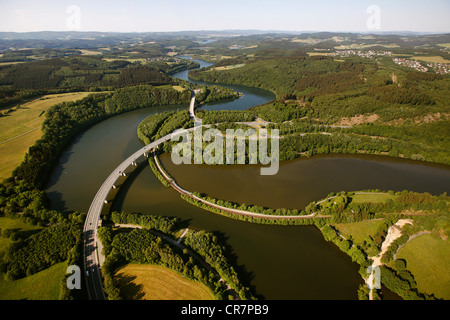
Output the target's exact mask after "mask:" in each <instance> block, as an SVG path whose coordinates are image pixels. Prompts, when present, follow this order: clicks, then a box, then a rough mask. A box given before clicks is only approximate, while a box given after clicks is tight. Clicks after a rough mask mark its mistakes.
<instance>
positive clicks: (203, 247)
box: [98, 212, 252, 299]
mask: <svg viewBox="0 0 450 320" xmlns="http://www.w3.org/2000/svg"><path fill="white" fill-rule="evenodd" d="M108 220H110V221H111V222H113V223H114V224H134V225H137V226H142V227H144V228H145V229H133V230H132V231H128V232H123V231H121V230H119V229H116V228H112V227H102V228H100V229H99V231H98V232H99V237H100V239H101V240H102V243H103V244H104V250H105V251H104V254H105V255H106V261H105V264H104V265H103V268H102V272H103V274H104V277H105V291H106V293H107V294H108V296H109V299H121V294H120V289H119V288H118V286H117V284H116V281H115V279H114V272H115V271H116V270H117V269H118V268H120V266H123V265H124V264H126V263H129V262H134V263H136V262H138V263H147V264H157V265H163V266H165V267H167V268H170V269H172V270H174V271H176V272H178V273H180V274H182V275H183V276H184V277H187V278H189V279H193V280H196V281H200V282H201V283H203V284H205V285H206V286H208V287H209V288H210V289H211V290H212V291H213V292H214V294H215V295H216V297H217V298H218V299H234V298H238V299H251V298H252V294H251V293H250V291H249V288H247V287H244V286H243V285H242V284H241V283H240V281H239V278H238V275H237V273H236V272H235V271H234V268H233V267H232V266H231V265H230V262H229V261H228V259H227V257H226V249H225V247H224V246H223V245H221V244H220V243H219V241H218V238H217V236H215V235H214V234H212V233H207V232H205V231H194V230H190V231H189V233H188V235H187V236H186V237H185V239H184V241H183V242H184V244H185V245H186V248H185V249H181V248H179V247H177V246H174V245H172V244H171V243H170V242H167V241H166V240H163V238H162V237H160V236H158V234H155V233H154V232H152V230H156V231H159V232H163V234H166V235H167V233H169V236H170V235H173V233H174V232H175V231H177V230H178V226H180V223H182V222H180V221H177V219H171V218H165V217H159V216H146V215H137V214H127V213H124V212H122V213H118V212H114V213H112V215H111V217H110V218H109V219H108ZM188 249H191V250H192V252H194V254H196V255H198V256H200V257H201V258H203V259H204V260H203V261H204V262H206V263H207V264H206V265H205V264H204V263H201V262H199V261H198V259H194V258H193V256H192V253H190V252H189V251H188ZM221 279H223V280H224V281H225V282H224V281H222V280H221ZM226 284H228V285H229V286H230V287H231V288H232V289H233V290H234V292H236V294H237V296H234V294H233V293H230V290H229V289H228V288H227V286H226Z"/></svg>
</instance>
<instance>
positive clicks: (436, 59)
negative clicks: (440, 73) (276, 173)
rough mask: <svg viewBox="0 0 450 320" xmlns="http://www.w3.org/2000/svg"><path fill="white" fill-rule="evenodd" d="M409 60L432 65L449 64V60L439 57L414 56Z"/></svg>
mask: <svg viewBox="0 0 450 320" xmlns="http://www.w3.org/2000/svg"><path fill="white" fill-rule="evenodd" d="M411 59H414V60H420V61H425V62H433V63H450V60H447V59H444V58H442V57H441V56H432V57H422V56H415V57H412V58H411Z"/></svg>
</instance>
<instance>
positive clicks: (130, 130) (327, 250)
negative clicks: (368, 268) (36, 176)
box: [47, 62, 450, 299]
mask: <svg viewBox="0 0 450 320" xmlns="http://www.w3.org/2000/svg"><path fill="white" fill-rule="evenodd" d="M202 63H203V62H202ZM203 65H205V64H203ZM185 74H186V75H187V73H186V72H185ZM177 76H178V77H181V78H182V77H183V74H181V75H180V74H178V75H177ZM230 87H233V88H235V89H236V90H238V91H240V92H243V93H244V96H243V97H241V98H240V99H237V100H234V101H232V102H227V103H219V104H212V105H207V106H205V108H207V109H222V110H223V109H225V110H232V109H238V110H239V109H245V108H248V107H251V106H254V105H258V104H261V103H265V102H268V101H270V100H272V99H273V95H272V94H271V93H268V92H267V91H264V90H260V89H252V88H246V87H241V86H230ZM179 108H187V106H176V107H157V108H148V109H142V110H136V111H132V112H129V113H126V114H122V115H119V116H116V117H113V118H110V119H108V120H105V121H103V122H101V123H99V124H97V125H95V126H93V127H92V128H90V129H89V130H87V131H86V132H85V133H83V134H81V135H79V136H78V137H77V138H76V139H75V140H74V141H73V143H72V144H71V145H70V146H69V147H68V148H67V149H66V150H65V152H64V153H63V154H62V156H61V158H60V162H59V165H58V166H57V167H56V168H55V170H54V172H53V174H52V176H51V179H50V182H49V185H48V188H47V193H48V195H49V197H50V199H51V201H52V207H53V208H54V209H58V210H66V211H83V212H86V211H87V210H88V208H89V205H90V203H91V201H92V199H93V198H94V195H95V194H96V192H97V190H98V188H99V187H100V186H101V184H102V183H103V181H104V179H105V178H106V177H107V176H108V175H109V174H110V173H111V172H112V170H114V168H115V167H116V166H117V165H119V164H120V163H121V162H122V161H123V160H124V159H125V158H127V157H128V156H129V155H130V154H132V153H133V152H135V151H136V150H137V149H139V148H140V147H142V142H141V141H139V139H138V138H137V135H136V130H137V126H138V125H139V123H140V122H141V121H142V120H143V119H144V118H146V117H147V116H148V115H150V114H153V113H156V112H162V111H165V110H176V109H179ZM161 161H162V162H163V164H164V166H165V167H166V168H167V170H168V171H169V172H170V173H171V174H172V175H173V176H174V177H175V178H176V180H177V181H178V182H179V184H180V185H181V186H183V187H185V188H187V189H188V190H191V191H199V192H205V193H208V194H209V195H212V196H215V197H218V198H221V199H226V200H232V201H235V202H239V203H246V204H258V205H262V206H267V207H273V208H277V207H287V208H299V209H301V208H304V206H305V205H307V204H308V203H309V202H311V201H314V200H318V199H321V198H323V197H324V196H326V195H327V194H328V193H330V192H333V191H334V192H336V191H342V190H346V191H353V190H361V189H368V188H380V189H384V190H404V189H408V190H414V191H419V192H422V191H428V192H431V193H434V194H440V193H442V192H444V191H447V192H448V191H450V190H449V189H450V188H449V186H450V170H448V167H447V166H440V165H431V164H425V163H421V162H414V161H408V160H398V159H392V158H387V157H376V156H356V155H338V156H318V157H314V158H312V159H308V160H295V161H289V162H284V163H282V164H281V165H280V170H279V172H278V174H277V175H275V176H260V175H259V166H245V167H244V166H220V167H219V166H206V165H199V166H196V165H180V166H176V165H173V163H172V162H171V160H170V157H169V156H168V155H165V156H163V157H162V158H161ZM112 209H113V210H125V211H128V212H141V213H147V214H158V215H164V216H174V217H179V218H181V219H184V220H188V221H189V223H190V227H192V228H200V229H206V230H209V231H216V232H220V233H221V234H222V235H223V236H224V237H225V238H226V240H227V243H228V244H229V245H230V247H231V250H232V252H233V255H234V256H235V259H236V264H237V265H239V266H240V269H241V270H240V271H241V272H242V274H243V275H244V277H245V279H246V281H248V282H249V283H250V284H251V286H253V287H254V288H255V289H256V293H257V294H258V295H260V296H261V297H263V298H266V299H357V289H358V287H359V285H360V284H362V283H363V280H362V279H361V277H360V276H359V274H358V269H359V266H358V265H357V264H355V263H352V262H351V260H350V258H349V257H348V256H347V255H345V254H344V253H342V252H341V251H339V249H337V247H336V246H334V245H332V244H330V243H327V242H325V241H324V239H323V237H322V236H321V234H320V232H319V231H318V230H317V229H316V228H315V227H304V226H298V227H283V226H266V225H258V224H249V223H245V222H240V221H237V220H233V219H228V218H224V217H222V216H219V215H215V214H213V213H210V212H208V211H204V210H201V209H199V208H197V207H194V206H191V205H189V204H188V203H186V202H185V201H183V200H182V199H181V198H180V195H179V194H178V193H177V192H176V191H174V190H172V189H168V188H164V187H163V186H162V185H161V183H160V182H159V181H158V180H157V179H156V178H155V177H154V175H153V174H152V172H151V170H150V169H149V168H148V166H142V167H140V168H139V169H138V170H137V171H136V172H135V174H133V175H132V177H130V178H129V179H128V180H127V181H126V183H125V185H124V186H123V187H122V189H121V190H120V192H119V194H118V196H117V198H116V201H115V203H114V205H113V208H112ZM386 296H387V298H395V296H394V295H390V294H389V293H386Z"/></svg>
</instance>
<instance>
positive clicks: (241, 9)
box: [0, 0, 450, 32]
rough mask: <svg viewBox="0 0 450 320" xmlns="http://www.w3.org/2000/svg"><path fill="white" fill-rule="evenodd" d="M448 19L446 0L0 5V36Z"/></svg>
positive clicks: (414, 25) (12, 0) (449, 26)
mask: <svg viewBox="0 0 450 320" xmlns="http://www.w3.org/2000/svg"><path fill="white" fill-rule="evenodd" d="M373 5H374V6H376V7H377V8H379V15H378V14H377V13H376V11H370V12H369V13H368V12H367V9H368V8H369V7H370V6H373ZM374 14H375V15H376V16H374ZM449 17H450V0H428V1H417V0H369V1H367V0H307V1H304V0H272V1H269V0H167V1H162V0H160V1H155V0H148V1H144V0H126V1H123V0H122V1H118V0H109V1H103V0H49V1H39V0H0V31H16V32H26V31H47V30H49V31H69V30H78V31H118V32H146V31H149V32H152V31H182V30H224V29H228V30H230V29H259V30H284V31H360V32H364V31H371V30H372V29H371V28H374V24H373V22H374V21H376V23H377V24H376V25H375V27H376V28H377V29H376V30H378V31H422V32H450V19H449ZM374 18H375V20H374ZM368 21H369V25H370V26H371V27H369V26H368ZM370 23H372V24H370Z"/></svg>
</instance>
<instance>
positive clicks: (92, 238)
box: [83, 95, 201, 300]
mask: <svg viewBox="0 0 450 320" xmlns="http://www.w3.org/2000/svg"><path fill="white" fill-rule="evenodd" d="M194 107H195V95H194V96H193V97H192V99H191V102H190V105H189V112H190V116H191V118H193V119H194V121H195V122H199V121H201V119H199V118H197V117H196V116H195V114H194ZM193 129H194V128H190V129H187V130H188V131H190V130H193ZM171 139H172V133H171V134H168V135H166V136H164V137H162V138H160V139H158V140H155V141H153V142H152V143H150V144H148V145H146V146H145V147H143V148H142V149H139V150H138V151H136V152H135V153H133V154H132V155H131V156H129V157H128V158H127V159H125V160H124V161H123V162H122V163H121V164H120V165H119V166H118V167H117V168H116V169H115V170H114V171H113V172H112V173H111V174H110V175H109V176H108V178H106V180H105V181H104V182H103V184H102V186H101V187H100V189H99V190H98V191H97V194H96V195H95V197H94V199H93V200H92V203H91V206H90V207H89V211H88V213H87V216H86V220H85V223H84V228H83V237H84V245H83V257H84V272H85V276H86V285H87V292H88V297H89V299H90V300H104V299H106V296H105V293H104V291H103V283H102V276H101V272H100V266H101V265H102V263H103V259H104V257H103V256H102V250H101V242H100V241H99V240H98V238H97V229H98V227H99V224H100V216H101V214H102V211H103V208H104V207H105V205H106V204H108V202H109V201H110V200H111V199H109V198H108V197H109V196H110V193H111V191H113V190H114V189H116V188H117V187H118V184H120V183H121V181H120V180H121V179H122V177H126V176H127V174H129V173H130V172H131V171H133V170H134V168H135V167H137V165H138V160H139V159H141V158H142V157H144V158H147V157H148V156H149V153H150V152H152V150H153V149H155V148H156V147H157V146H159V145H160V144H162V143H164V142H166V141H169V140H171ZM130 168H131V170H130Z"/></svg>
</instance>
